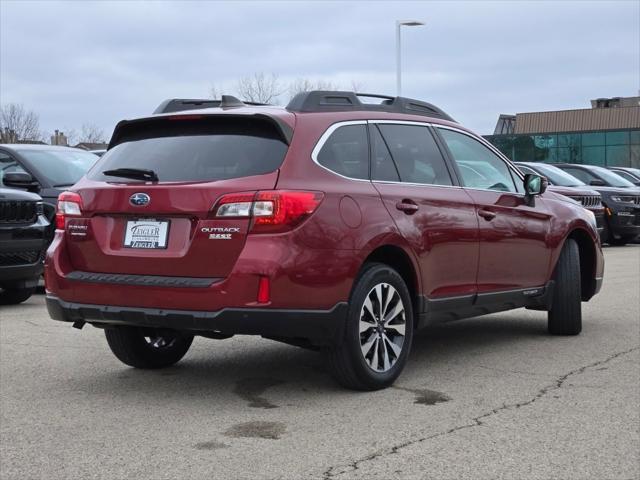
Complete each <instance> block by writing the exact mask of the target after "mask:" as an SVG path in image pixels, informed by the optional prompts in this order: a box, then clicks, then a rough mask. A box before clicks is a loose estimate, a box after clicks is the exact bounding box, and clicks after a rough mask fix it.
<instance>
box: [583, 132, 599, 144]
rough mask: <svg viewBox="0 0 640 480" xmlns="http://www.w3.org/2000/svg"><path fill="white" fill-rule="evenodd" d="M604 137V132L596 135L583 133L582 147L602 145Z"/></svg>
mask: <svg viewBox="0 0 640 480" xmlns="http://www.w3.org/2000/svg"><path fill="white" fill-rule="evenodd" d="M604 144H605V135H604V132H596V133H583V134H582V146H583V147H590V146H595V145H604Z"/></svg>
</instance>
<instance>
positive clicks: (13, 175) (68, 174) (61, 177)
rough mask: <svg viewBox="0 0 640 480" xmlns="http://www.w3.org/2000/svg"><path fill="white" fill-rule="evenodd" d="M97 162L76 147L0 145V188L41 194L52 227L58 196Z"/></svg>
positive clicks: (92, 155) (87, 153)
mask: <svg viewBox="0 0 640 480" xmlns="http://www.w3.org/2000/svg"><path fill="white" fill-rule="evenodd" d="M96 160H98V156H97V155H94V154H92V153H89V152H86V151H84V150H80V149H78V148H70V147H61V146H55V145H31V144H28V143H24V144H23V143H21V144H0V187H10V188H17V189H21V190H24V191H28V192H32V193H37V194H38V195H40V196H41V197H42V200H43V202H44V213H45V215H46V216H47V218H48V219H49V221H50V222H51V224H53V219H54V216H55V210H56V204H57V203H58V195H59V194H60V193H61V192H63V191H64V190H65V189H67V188H69V187H70V186H71V185H73V184H74V183H76V182H77V181H78V180H79V179H80V178H81V177H82V176H83V175H84V174H85V173H86V172H87V170H89V168H90V167H91V166H92V165H93V164H94V163H95V162H96ZM51 234H52V235H53V231H52V232H51Z"/></svg>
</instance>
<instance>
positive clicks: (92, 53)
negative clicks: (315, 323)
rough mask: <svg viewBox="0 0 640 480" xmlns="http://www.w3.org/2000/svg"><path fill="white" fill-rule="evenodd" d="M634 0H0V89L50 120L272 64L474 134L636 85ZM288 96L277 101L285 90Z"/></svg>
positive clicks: (179, 93) (83, 118) (132, 106)
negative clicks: (448, 119) (509, 116)
mask: <svg viewBox="0 0 640 480" xmlns="http://www.w3.org/2000/svg"><path fill="white" fill-rule="evenodd" d="M639 5H640V2H639V1H637V0H635V1H634V0H631V1H601V2H599V1H584V2H580V1H569V2H562V1H533V2H525V1H514V2H508V1H500V2H483V1H472V2H429V1H423V2H386V1H378V2H372V1H369V2H364V1H363V2H349V3H347V2H321V1H314V2H294V1H288V2H270V1H261V2H213V1H209V2H207V1H197V2H186V1H179V2H158V1H155V2H134V1H118V2H109V1H83V2H80V1H70V2H56V1H44V2H35V1H12V0H0V102H1V103H3V104H5V103H10V102H17V103H22V104H24V106H25V107H27V108H28V109H31V110H34V111H35V112H37V113H38V114H39V115H40V124H41V128H42V130H43V131H45V132H47V133H48V132H51V131H53V130H54V129H56V128H58V129H65V128H66V129H68V128H75V129H78V130H79V129H80V126H81V125H82V124H83V123H94V124H97V125H99V126H100V127H101V128H103V129H104V130H105V132H106V133H107V135H110V134H111V131H112V129H113V126H114V125H115V123H116V122H117V121H118V120H120V119H122V118H129V117H133V116H138V115H144V114H147V113H151V112H152V111H153V110H154V109H155V107H156V106H157V105H158V104H159V103H160V102H161V101H162V100H163V99H166V98H171V97H183V98H184V97H189V98H198V97H202V98H206V97H207V96H208V95H209V92H210V89H211V86H212V85H216V86H217V87H218V89H219V90H220V91H222V92H223V93H232V94H233V93H234V87H235V84H236V81H237V79H238V78H239V77H242V76H246V75H250V74H252V73H253V72H267V73H274V74H276V75H278V76H279V78H280V80H282V81H283V82H287V81H291V80H294V79H296V78H310V79H314V80H325V81H331V82H334V83H336V84H340V85H341V86H343V87H349V86H350V85H351V82H352V81H355V82H358V83H359V84H361V85H363V86H364V90H366V91H367V92H375V93H385V94H395V20H396V19H417V20H422V21H424V22H426V24H427V26H425V27H411V28H406V27H405V28H403V31H402V35H403V37H402V42H403V44H402V51H403V94H404V95H405V96H410V97H414V98H418V99H423V100H427V101H430V102H432V103H435V104H436V105H438V106H439V107H441V108H442V109H444V110H445V111H447V112H448V113H449V114H450V115H452V116H453V117H454V118H455V119H456V120H458V121H460V122H461V123H462V124H464V125H466V126H468V127H470V128H472V129H474V130H476V131H477V132H478V133H481V134H487V133H492V131H493V128H494V126H495V123H496V120H497V117H498V114H500V113H516V112H527V111H543V110H558V109H571V108H588V107H589V100H590V99H592V98H598V97H610V96H632V95H637V94H638V90H639V89H640V7H639ZM282 101H286V98H283V100H282Z"/></svg>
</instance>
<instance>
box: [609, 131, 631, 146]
mask: <svg viewBox="0 0 640 480" xmlns="http://www.w3.org/2000/svg"><path fill="white" fill-rule="evenodd" d="M606 140H607V145H627V144H628V143H629V132H627V131H622V132H607V136H606Z"/></svg>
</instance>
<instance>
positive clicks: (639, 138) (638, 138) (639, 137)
mask: <svg viewBox="0 0 640 480" xmlns="http://www.w3.org/2000/svg"><path fill="white" fill-rule="evenodd" d="M629 142H630V143H631V144H634V145H638V144H640V130H631V131H630V132H629Z"/></svg>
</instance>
